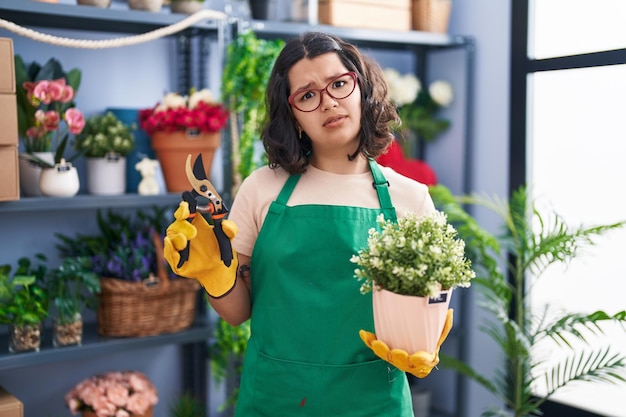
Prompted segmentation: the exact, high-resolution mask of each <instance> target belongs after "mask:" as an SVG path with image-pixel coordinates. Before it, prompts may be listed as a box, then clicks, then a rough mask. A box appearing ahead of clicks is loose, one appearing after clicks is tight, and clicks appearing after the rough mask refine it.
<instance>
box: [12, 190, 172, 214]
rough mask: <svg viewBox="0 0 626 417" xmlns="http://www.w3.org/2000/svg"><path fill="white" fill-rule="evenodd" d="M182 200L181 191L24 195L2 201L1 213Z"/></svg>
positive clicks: (160, 204)
mask: <svg viewBox="0 0 626 417" xmlns="http://www.w3.org/2000/svg"><path fill="white" fill-rule="evenodd" d="M179 201H181V196H180V194H179V193H169V194H160V195H139V194H122V195H106V196H104V195H91V194H79V195H76V196H74V197H65V198H62V197H61V198H60V197H24V198H22V199H20V200H15V201H5V202H0V213H14V212H32V211H54V210H68V209H69V210H80V209H98V208H136V207H151V206H164V205H172V207H176V206H177V205H178V202H179Z"/></svg>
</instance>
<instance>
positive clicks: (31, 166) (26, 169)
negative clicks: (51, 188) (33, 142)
mask: <svg viewBox="0 0 626 417" xmlns="http://www.w3.org/2000/svg"><path fill="white" fill-rule="evenodd" d="M33 155H34V156H36V157H38V158H39V159H42V160H44V161H46V162H48V163H51V164H52V163H54V154H53V153H52V152H33ZM19 159H20V161H19V170H20V190H21V192H22V194H23V195H24V196H26V197H41V196H42V194H41V191H40V190H39V177H40V175H41V166H39V165H37V164H36V163H34V162H32V161H31V160H29V159H28V157H27V155H26V154H20V158H19Z"/></svg>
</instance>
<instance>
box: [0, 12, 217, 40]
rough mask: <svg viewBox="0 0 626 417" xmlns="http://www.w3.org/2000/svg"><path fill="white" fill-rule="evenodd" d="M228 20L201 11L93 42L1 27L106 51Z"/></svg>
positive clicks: (4, 22)
mask: <svg viewBox="0 0 626 417" xmlns="http://www.w3.org/2000/svg"><path fill="white" fill-rule="evenodd" d="M225 18H226V14H224V13H222V12H218V11H216V10H200V11H198V12H196V13H194V14H192V15H189V16H188V17H186V18H185V19H183V20H181V21H180V22H176V23H173V24H171V25H169V26H165V27H162V28H159V29H155V30H152V31H150V32H146V33H142V34H139V35H133V36H126V37H122V38H114V39H103V40H91V39H71V38H64V37H61V36H54V35H49V34H46V33H41V32H37V31H34V30H32V29H27V28H25V27H22V26H19V25H17V24H15V23H13V22H9V21H8V20H5V19H1V18H0V27H1V28H4V29H7V30H9V31H11V32H13V33H15V34H17V35H20V36H24V37H27V38H30V39H33V40H36V41H39V42H44V43H49V44H52V45H58V46H65V47H68V48H82V49H106V48H119V47H122V46H130V45H136V44H139V43H144V42H149V41H152V40H155V39H158V38H162V37H165V36H170V35H172V34H174V33H177V32H180V31H181V30H183V29H186V28H188V27H189V26H191V25H193V24H195V23H198V22H199V21H201V20H205V19H215V20H222V19H225Z"/></svg>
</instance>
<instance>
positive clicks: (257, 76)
mask: <svg viewBox="0 0 626 417" xmlns="http://www.w3.org/2000/svg"><path fill="white" fill-rule="evenodd" d="M283 46H284V41H282V40H280V39H278V40H273V41H270V40H264V39H258V38H257V37H256V35H255V33H254V32H253V31H246V32H243V33H241V34H239V35H238V36H237V37H236V38H235V39H234V40H233V42H231V43H230V44H229V45H228V51H227V56H226V65H225V68H224V72H223V73H222V102H224V103H227V105H228V108H229V109H230V111H231V115H232V117H233V118H234V120H231V140H232V144H233V149H232V154H233V161H234V165H235V166H234V168H235V169H236V172H234V173H233V175H234V177H235V183H237V182H238V181H241V180H243V179H244V178H246V177H247V176H248V175H250V173H251V172H252V171H253V170H254V169H255V168H257V163H256V161H255V155H254V149H255V143H256V142H258V140H259V137H260V133H261V128H262V125H263V122H264V120H265V113H266V106H265V89H266V86H267V83H268V81H269V77H270V74H271V71H272V67H273V65H274V61H276V58H277V57H278V54H279V53H280V51H281V49H282V48H283ZM239 115H240V117H241V118H242V122H241V126H240V122H239V120H238V118H239Z"/></svg>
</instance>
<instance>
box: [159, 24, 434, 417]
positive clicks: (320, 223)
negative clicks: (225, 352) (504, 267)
mask: <svg viewBox="0 0 626 417" xmlns="http://www.w3.org/2000/svg"><path fill="white" fill-rule="evenodd" d="M267 103H268V121H267V125H266V126H265V128H264V130H263V133H262V141H263V145H264V147H265V151H266V153H267V156H268V159H269V165H268V166H265V167H262V168H260V169H258V170H256V171H255V172H253V173H252V175H250V176H249V177H248V178H247V179H245V180H244V182H243V183H242V184H241V187H240V188H239V190H238V192H237V195H236V197H235V200H234V203H233V206H232V209H231V212H230V214H229V220H228V221H229V222H230V223H232V224H230V225H231V226H233V224H236V225H237V227H238V232H235V231H232V232H231V233H230V234H229V236H234V234H235V233H237V234H236V236H235V237H234V239H233V241H232V244H233V248H234V249H235V251H236V252H237V254H238V261H239V266H238V268H239V273H238V274H237V279H236V280H235V278H234V270H233V269H232V268H233V267H232V266H231V267H230V268H228V270H227V272H226V273H224V274H225V275H227V276H228V275H229V274H230V273H231V271H232V280H231V281H228V283H227V284H224V285H221V286H220V288H219V289H218V291H217V292H213V294H212V295H213V297H212V298H211V304H212V305H213V307H214V308H215V310H216V311H217V312H218V313H219V314H220V315H221V316H222V317H223V318H224V319H225V320H226V321H228V322H229V323H231V324H233V325H237V324H240V323H242V322H243V321H245V320H247V319H248V318H251V319H252V321H251V330H252V335H251V338H250V340H249V343H248V349H247V352H246V357H245V360H244V368H243V374H242V378H241V385H240V389H239V397H238V402H237V408H236V416H237V417H256V416H268V417H278V416H311V417H322V416H342V417H352V416H354V417H356V416H359V417H364V416H371V417H381V416H390V417H407V416H412V415H413V412H412V406H411V397H410V393H409V387H408V383H407V378H406V375H405V374H404V372H402V371H400V370H398V369H396V368H395V367H393V366H391V365H389V364H388V363H387V362H385V361H382V360H380V359H378V358H377V357H376V355H375V354H374V353H373V352H372V351H371V350H369V349H368V348H367V346H366V345H365V344H364V343H363V341H362V340H361V339H360V337H359V330H360V329H365V330H368V331H372V332H373V331H374V325H373V318H372V307H371V304H372V300H371V295H370V294H368V295H361V294H360V292H359V287H360V284H361V283H360V282H359V281H357V280H356V279H355V278H354V276H353V273H354V268H355V265H354V264H352V263H351V262H350V257H351V256H352V255H353V254H356V253H357V252H358V250H359V249H361V248H362V247H364V246H366V245H367V235H368V230H369V229H370V228H372V227H376V217H377V216H378V215H379V214H384V216H385V218H387V219H395V218H397V216H403V215H404V214H405V213H406V212H407V211H411V212H416V213H418V214H427V213H430V212H432V211H433V210H434V206H433V202H432V200H431V198H430V196H429V194H428V189H427V187H426V186H425V185H423V184H420V183H418V182H416V181H414V180H411V179H408V178H406V177H404V176H401V175H399V174H397V173H396V172H394V171H393V170H391V169H389V168H384V167H381V166H379V165H378V164H376V162H374V158H376V157H377V156H379V155H380V154H381V153H383V152H384V151H385V150H386V149H387V147H388V146H389V145H390V143H391V141H392V140H393V136H392V135H391V132H390V124H391V123H393V122H395V121H397V117H398V116H397V113H396V111H395V108H394V106H393V105H392V104H391V103H390V102H389V101H388V99H387V86H386V84H385V81H384V78H383V75H382V71H381V69H380V67H379V65H378V64H377V63H376V62H374V61H373V60H372V59H370V58H368V57H366V56H365V55H363V54H362V53H361V52H360V51H359V50H358V49H357V48H356V47H355V46H354V45H351V44H349V43H346V42H344V41H342V40H341V39H339V38H336V37H334V36H331V35H327V34H324V33H305V34H303V35H301V36H300V37H298V38H296V39H292V40H290V41H289V42H288V43H287V44H286V45H285V47H284V49H283V51H282V52H281V53H280V55H279V57H278V58H277V61H276V63H275V66H274V68H273V71H272V74H271V78H270V81H269V85H268V88H267ZM183 214H186V213H183ZM178 217H181V219H183V220H184V218H185V217H184V216H183V215H179V216H178ZM187 224H188V222H187ZM181 227H182V225H181ZM233 229H234V226H233ZM197 233H198V237H201V235H202V233H204V232H203V230H201V229H198V232H197ZM190 236H191V235H190ZM166 240H167V239H166ZM167 245H168V243H167V241H166V247H167ZM175 246H176V245H175ZM177 247H178V248H180V247H182V246H181V243H180V242H179V243H178V246H177ZM192 248H193V243H192ZM166 251H167V248H166ZM193 255H194V254H193V252H192V253H191V255H190V258H189V259H190V260H191V256H193ZM207 256H208V255H207ZM168 260H169V259H168ZM175 261H176V259H174V260H170V264H172V263H174V264H175V263H176V262H175ZM199 268H200V270H199V272H197V273H196V275H185V276H193V277H196V278H197V275H202V276H203V277H204V278H203V279H200V281H201V282H202V283H203V285H204V286H205V288H206V289H207V291H208V292H209V294H211V292H212V291H210V290H209V287H210V286H211V285H214V284H212V283H211V282H215V281H219V282H222V281H221V279H222V278H221V277H222V275H224V274H222V272H223V271H221V272H219V273H218V274H217V275H214V276H216V277H217V276H218V275H219V277H220V278H219V279H217V278H215V279H214V278H211V274H209V273H208V272H207V273H205V272H203V271H202V270H201V267H199ZM207 268H208V267H207ZM183 275H184V274H183Z"/></svg>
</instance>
